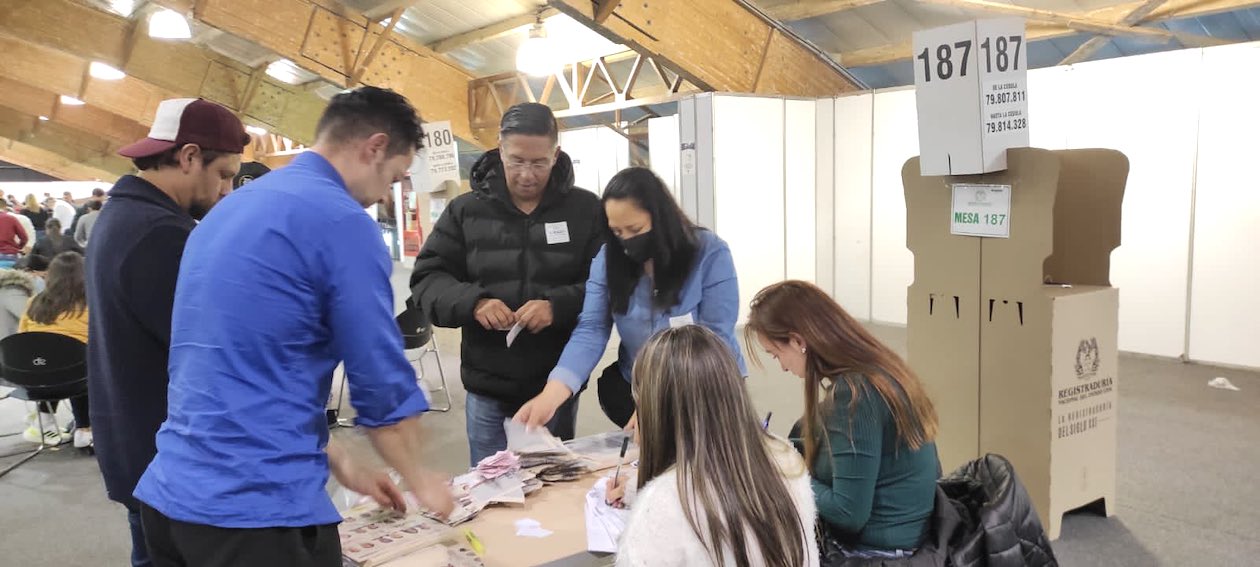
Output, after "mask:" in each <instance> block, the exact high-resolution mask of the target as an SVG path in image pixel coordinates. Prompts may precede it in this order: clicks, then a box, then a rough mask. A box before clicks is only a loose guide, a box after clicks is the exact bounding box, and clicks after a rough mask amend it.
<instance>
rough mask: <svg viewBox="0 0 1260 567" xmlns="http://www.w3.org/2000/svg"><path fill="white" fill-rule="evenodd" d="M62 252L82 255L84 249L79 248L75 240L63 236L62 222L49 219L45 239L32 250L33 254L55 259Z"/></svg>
mask: <svg viewBox="0 0 1260 567" xmlns="http://www.w3.org/2000/svg"><path fill="white" fill-rule="evenodd" d="M62 252H78V253H79V254H80V255H82V254H83V247H81V246H79V244H78V243H77V242H75V241H74V238H72V237H69V236H66V235H65V234H62V232H61V221H59V220H57V219H48V223H47V224H45V225H44V237H43V238H41V239H39V242H36V243H35V248H33V249H32V250H31V253H32V254H39V255H40V256H44V257H47V258H55V257H56V256H57V255H58V254H61V253H62Z"/></svg>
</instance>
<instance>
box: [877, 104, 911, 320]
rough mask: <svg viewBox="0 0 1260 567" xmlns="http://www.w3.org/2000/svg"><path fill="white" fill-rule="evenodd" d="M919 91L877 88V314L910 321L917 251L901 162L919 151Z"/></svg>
mask: <svg viewBox="0 0 1260 567" xmlns="http://www.w3.org/2000/svg"><path fill="white" fill-rule="evenodd" d="M915 112H916V111H915V106H914V91H913V90H911V89H902V90H893V91H881V92H876V93H875V101H874V123H875V124H876V127H875V134H874V136H873V143H872V149H871V151H872V159H871V164H872V166H871V169H872V173H871V229H872V230H871V260H872V261H871V319H873V320H875V321H879V322H883V323H893V324H898V325H904V324H905V323H906V287H907V286H909V285H910V282H911V281H912V280H913V279H914V256H913V255H912V254H910V250H909V249H907V248H906V224H905V219H906V203H905V195H904V192H903V189H902V178H901V166H902V165H903V164H905V162H906V160H907V159H910V158H911V157H914V156H915V155H917V154H918V152H919V141H918V131H917V130H916V128H917V126H916V122H915V116H916V115H915Z"/></svg>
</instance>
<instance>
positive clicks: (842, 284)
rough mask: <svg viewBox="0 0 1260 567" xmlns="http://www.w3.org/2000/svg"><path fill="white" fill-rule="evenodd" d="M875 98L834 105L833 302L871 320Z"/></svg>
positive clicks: (863, 97) (846, 99)
mask: <svg viewBox="0 0 1260 567" xmlns="http://www.w3.org/2000/svg"><path fill="white" fill-rule="evenodd" d="M874 103H875V96H874V95H872V94H870V93H866V94H859V95H852V96H846V97H840V98H837V99H835V124H834V126H833V128H834V132H835V158H834V160H835V172H834V185H835V193H834V195H835V197H834V198H835V284H834V286H833V287H834V289H835V291H834V296H835V298H836V301H838V302H839V303H840V305H841V306H842V307H844V308H845V310H847V311H848V312H849V313H850V314H852V315H853V316H854V317H857V318H859V319H870V318H871V132H872V130H871V128H872V120H873V119H874V111H875V108H874Z"/></svg>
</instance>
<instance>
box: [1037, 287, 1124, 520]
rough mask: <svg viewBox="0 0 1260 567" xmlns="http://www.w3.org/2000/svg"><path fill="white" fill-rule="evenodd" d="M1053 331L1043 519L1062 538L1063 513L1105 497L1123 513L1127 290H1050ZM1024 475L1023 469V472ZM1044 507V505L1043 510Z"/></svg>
mask: <svg viewBox="0 0 1260 567" xmlns="http://www.w3.org/2000/svg"><path fill="white" fill-rule="evenodd" d="M1046 293H1047V294H1048V295H1049V296H1050V297H1051V298H1052V300H1053V302H1054V323H1053V328H1052V329H1051V338H1050V342H1051V349H1052V351H1053V355H1052V359H1051V367H1052V372H1053V378H1052V379H1051V382H1052V389H1051V400H1050V407H1051V440H1050V465H1049V466H1050V487H1049V500H1050V508H1049V509H1048V510H1047V511H1046V512H1045V513H1043V514H1042V517H1043V518H1046V516H1047V515H1048V516H1049V523H1048V524H1044V525H1045V526H1046V529H1047V530H1048V531H1049V534H1050V537H1051V538H1057V537H1058V536H1059V528H1060V526H1061V525H1062V520H1063V513H1064V512H1067V511H1069V510H1073V509H1076V508H1080V507H1081V506H1085V505H1087V504H1090V503H1091V502H1094V501H1095V500H1098V499H1099V498H1103V499H1105V504H1106V513H1107V515H1108V516H1110V515H1112V514H1114V513H1115V510H1116V502H1115V496H1116V426H1117V416H1118V415H1119V407H1118V405H1117V404H1118V397H1119V396H1118V389H1119V383H1118V381H1117V375H1118V372H1119V368H1118V363H1119V351H1118V347H1117V336H1118V334H1119V329H1118V327H1117V321H1118V317H1119V309H1120V305H1119V301H1120V299H1119V298H1120V295H1119V292H1118V290H1116V289H1115V288H1105V287H1103V288H1100V287H1089V286H1084V287H1082V286H1076V287H1074V288H1072V289H1064V288H1055V287H1050V288H1047V290H1046ZM1021 474H1022V473H1021ZM1038 510H1041V508H1038Z"/></svg>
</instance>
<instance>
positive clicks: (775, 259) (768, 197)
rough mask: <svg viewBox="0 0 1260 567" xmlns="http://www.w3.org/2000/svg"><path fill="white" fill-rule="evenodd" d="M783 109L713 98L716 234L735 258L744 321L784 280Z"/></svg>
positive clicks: (775, 103) (780, 104)
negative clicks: (763, 293)
mask: <svg viewBox="0 0 1260 567" xmlns="http://www.w3.org/2000/svg"><path fill="white" fill-rule="evenodd" d="M783 109H784V101H783V100H782V99H766V98H754V97H740V96H721V95H717V96H714V97H713V176H714V184H713V188H714V197H713V211H714V230H716V231H717V233H718V235H720V236H721V237H722V238H723V239H725V240H726V242H727V243H728V244H729V245H730V247H731V253H732V255H733V256H734V258H735V269H736V272H737V273H738V274H739V290H740V320H741V321H742V320H744V319H745V318H746V317H747V316H748V305H747V303H748V300H749V299H751V298H752V297H753V295H754V294H756V293H757V291H759V290H760V289H761V288H763V287H765V286H767V285H770V284H772V283H775V282H778V281H780V280H782V279H783V276H784V266H785V264H786V258H785V255H784V242H785V239H784V161H783V160H784V157H783V150H782V148H783V147H784V131H783V119H784V110H783ZM750 140H756V141H757V143H749V141H750Z"/></svg>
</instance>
